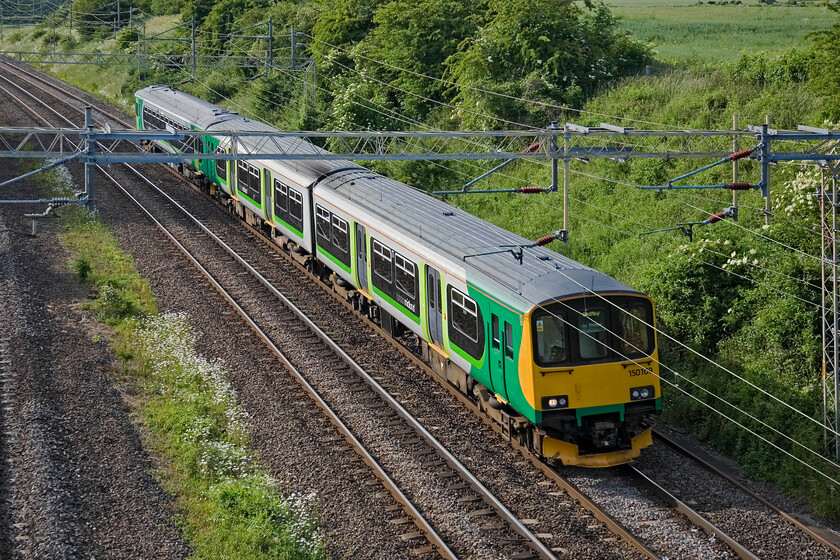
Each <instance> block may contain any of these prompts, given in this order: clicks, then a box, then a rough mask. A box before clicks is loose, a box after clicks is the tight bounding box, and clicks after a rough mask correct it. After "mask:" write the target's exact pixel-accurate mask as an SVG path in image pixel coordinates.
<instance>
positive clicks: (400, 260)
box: [394, 253, 416, 300]
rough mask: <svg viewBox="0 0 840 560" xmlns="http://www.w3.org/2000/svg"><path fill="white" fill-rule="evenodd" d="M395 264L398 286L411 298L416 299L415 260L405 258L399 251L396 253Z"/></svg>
mask: <svg viewBox="0 0 840 560" xmlns="http://www.w3.org/2000/svg"><path fill="white" fill-rule="evenodd" d="M394 265H395V268H396V271H397V274H396V279H397V288H398V289H399V290H400V291H401V292H402V293H403V294H405V296H406V297H408V299H410V300H414V289H415V286H416V272H415V271H416V267H415V266H414V263H413V262H410V261H408V260H406V259H405V257H403V256H402V255H400V254H399V253H394Z"/></svg>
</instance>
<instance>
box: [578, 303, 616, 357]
mask: <svg viewBox="0 0 840 560" xmlns="http://www.w3.org/2000/svg"><path fill="white" fill-rule="evenodd" d="M606 324H607V323H606V314H605V313H604V310H603V309H590V310H587V311H581V312H580V315H579V317H578V330H579V331H580V332H579V334H578V340H579V347H580V348H579V349H580V357H581V358H583V359H584V360H591V359H593V358H603V357H605V356H606V355H607V352H608V351H609V348H608V346H607V329H606Z"/></svg>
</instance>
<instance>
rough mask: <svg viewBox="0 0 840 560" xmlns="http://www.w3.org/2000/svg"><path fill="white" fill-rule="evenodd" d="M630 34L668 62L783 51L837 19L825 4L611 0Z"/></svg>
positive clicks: (827, 26)
mask: <svg viewBox="0 0 840 560" xmlns="http://www.w3.org/2000/svg"><path fill="white" fill-rule="evenodd" d="M610 4H611V5H612V6H614V10H613V11H614V13H615V14H616V15H617V16H618V17H620V18H621V23H622V25H623V27H625V28H626V29H627V30H628V31H629V32H630V34H631V35H632V36H633V37H634V38H636V39H639V40H641V41H643V42H645V43H648V44H650V45H651V46H652V47H653V48H654V51H655V52H656V57H657V58H658V59H659V60H662V61H664V62H668V63H690V62H695V61H700V62H712V61H718V60H727V59H733V58H736V57H738V55H740V54H741V53H742V52H751V51H770V52H781V51H784V50H785V49H787V48H789V47H790V46H793V45H799V44H801V43H802V42H803V41H805V38H806V36H807V35H808V34H809V33H811V32H812V31H817V30H820V29H827V28H829V27H830V26H831V23H832V21H833V20H834V17H833V13H832V12H830V11H829V10H827V9H826V8H825V7H824V6H816V5H815V6H784V5H773V6H758V5H755V3H750V4H749V5H741V6H737V5H731V4H730V5H723V6H721V5H717V4H715V5H709V4H702V5H697V4H696V3H695V4H692V3H689V2H684V3H679V2H667V1H665V0H662V1H645V2H630V1H624V2H611V3H610Z"/></svg>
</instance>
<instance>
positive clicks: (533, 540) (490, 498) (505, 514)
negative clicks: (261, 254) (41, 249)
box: [126, 165, 555, 559]
mask: <svg viewBox="0 0 840 560" xmlns="http://www.w3.org/2000/svg"><path fill="white" fill-rule="evenodd" d="M126 167H128V168H129V169H131V170H132V171H134V172H135V173H136V174H138V175H139V176H141V177H142V175H141V174H140V172H139V171H137V170H135V169H134V168H132V167H131V166H130V165H126ZM143 179H144V180H146V181H147V182H148V183H149V184H150V185H152V186H153V187H154V188H155V189H156V190H157V191H158V192H159V193H160V194H161V195H162V196H163V197H165V198H166V199H167V200H168V201H169V202H170V203H171V204H172V205H173V206H175V207H176V208H178V209H179V210H181V211H182V212H184V214H186V215H187V216H188V217H189V218H190V219H191V220H193V222H195V224H196V225H197V226H198V227H199V228H200V229H201V230H202V231H203V232H204V233H205V235H207V236H208V237H210V238H211V239H213V240H214V241H215V242H216V243H217V244H218V245H219V246H220V247H222V248H223V249H224V250H225V251H226V252H227V253H228V254H229V255H230V256H231V257H232V258H233V259H234V260H236V261H237V262H238V263H239V264H240V265H241V266H242V267H243V268H245V270H247V271H248V273H249V274H251V276H253V277H254V278H255V279H257V280H258V281H259V282H260V283H261V284H262V285H263V286H264V287H265V288H266V289H267V290H269V291H270V292H271V293H272V295H274V296H275V297H276V298H277V299H278V300H280V301H281V302H282V303H283V304H284V305H285V306H286V307H287V308H288V309H289V310H290V311H292V312H293V313H294V314H295V315H296V316H297V317H298V319H300V320H301V322H303V323H304V324H305V325H306V326H307V327H309V329H310V330H311V331H312V332H313V333H315V335H316V336H318V338H320V339H321V341H322V342H324V343H325V344H326V345H327V346H329V347H330V349H331V350H332V351H333V352H335V353H336V354H337V355H338V356H339V357H340V358H341V359H342V361H344V362H345V363H346V364H347V365H348V366H349V367H350V368H351V369H353V371H355V372H356V373H357V374H358V375H359V376H360V377H361V378H362V379H363V380H364V381H365V383H367V384H368V386H370V387H371V388H372V389H373V390H374V392H376V394H377V395H379V397H380V398H382V399H383V400H384V401H385V402H386V403H388V405H389V406H390V407H391V408H392V409H394V410H395V411H396V412H397V414H398V415H399V416H400V417H401V418H402V419H403V420H405V421H406V422H407V423H408V424H409V425H410V426H411V428H412V429H414V430H415V431H416V432H417V433H418V434H420V436H421V437H422V438H423V440H424V441H425V442H426V443H427V444H429V445H430V446H431V447H432V448H433V449H434V450H435V451H437V453H438V454H439V455H440V456H441V458H442V459H443V460H444V461H446V463H447V464H448V465H449V466H450V467H451V468H452V469H453V470H455V471H456V472H457V473H458V474H459V475H460V476H461V477H462V478H463V479H464V480H466V481H467V483H468V484H469V485H470V487H472V488H473V490H475V491H476V492H477V493H478V494H480V495H481V497H482V498H483V499H484V500H485V501H486V502H487V504H488V505H490V506H492V507H493V508H494V509H495V510H496V512H497V513H498V514H499V516H500V517H502V518H503V519H504V520H505V521H507V522H508V524H510V526H511V528H512V529H513V530H514V531H516V532H517V533H519V534H520V535H521V536H522V537H524V538H525V539H527V540H528V541H529V542H530V544H531V546H533V547H534V548H535V549H536V550H537V551H538V552H539V553H540V555H541V556H543V557H544V558H549V559H555V556H554V554H553V553H552V552H551V550H549V548H548V547H546V546H545V545H544V544H543V543H542V541H540V540H539V539H538V538H537V537H536V535H534V534H533V533H532V532H531V530H530V529H528V528H527V527H526V526H525V525H524V524H523V523H522V522H521V521H520V520H519V518H518V517H516V516H515V515H514V514H513V513H512V512H511V511H510V510H509V509H508V508H507V507H506V506H505V505H504V504H503V503H502V502H501V501H500V500H499V499H498V498H496V496H495V495H493V493H492V492H490V490H488V489H487V487H485V486H484V484H482V483H481V481H480V480H478V478H476V477H475V475H473V474H472V473H471V472H470V471H469V469H467V468H466V467H465V466H464V465H463V464H462V463H461V462H460V461H459V460H458V459H457V458H456V457H455V456H454V455H452V454H451V453H450V452H449V450H447V449H446V447H444V445H443V444H442V443H440V442H439V441H438V440H437V438H435V437H434V436H433V435H432V434H431V433H430V432H429V431H428V430H426V428H425V427H423V425H422V424H420V422H419V421H417V419H416V418H414V417H413V416H412V415H411V413H409V412H408V411H407V410H406V409H405V408H404V407H403V406H402V404H400V402H399V401H397V400H396V399H395V398H394V397H393V396H391V394H390V393H388V391H386V390H385V389H384V388H383V387H382V386H381V385H380V384H379V383H378V382H377V381H376V380H375V379H374V378H373V377H372V376H371V375H370V374H369V373H368V372H367V371H365V369H364V368H363V367H362V366H360V365H359V364H358V363H356V361H355V360H354V359H353V358H352V357H351V356H350V355H349V354H348V353H347V352H345V351H344V349H343V348H341V346H340V345H338V344H337V343H336V342H335V341H334V340H333V339H332V338H330V336H329V335H328V334H327V333H326V332H324V331H323V330H322V329H321V328H320V327H319V326H318V325H317V324H315V322H314V321H312V319H310V318H309V317H308V316H307V315H306V314H305V313H304V312H303V311H302V310H301V309H300V308H299V307H297V306H296V305H295V304H294V303H293V302H292V301H291V300H290V299H289V298H287V297H286V296H285V295H284V294H283V293H281V292H280V291H279V290H278V289H277V288H276V287H275V286H274V285H273V284H272V283H271V282H269V281H268V280H267V279H266V278H265V277H264V276H263V275H262V274H260V273H259V272H258V271H257V270H256V269H255V268H254V267H253V266H251V265H250V264H249V263H248V262H247V261H246V260H245V259H243V258H242V257H241V256H240V255H239V254H238V253H237V252H236V251H234V250H233V249H232V248H231V247H230V246H228V245H227V244H226V243H225V242H224V241H222V240H221V239H220V238H219V237H218V236H216V234H214V233H213V232H212V231H210V229H209V228H207V227H206V226H205V225H204V224H203V223H201V221H200V220H198V218H196V217H195V216H193V215H192V214H190V213H189V212H188V211H187V209H186V208H184V207H183V206H181V205H180V204H179V203H178V202H177V201H176V200H174V199H173V198H172V197H170V196H169V195H168V194H167V193H166V192H164V191H163V190H161V189H160V188H158V187H157V186H156V185H154V184H153V183H151V182H150V181H148V180H147V179H145V177H143Z"/></svg>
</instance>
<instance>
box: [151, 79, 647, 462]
mask: <svg viewBox="0 0 840 560" xmlns="http://www.w3.org/2000/svg"><path fill="white" fill-rule="evenodd" d="M136 111H137V126H138V128H159V129H163V128H167V127H169V128H172V129H178V128H181V129H187V130H190V129H191V130H206V131H208V132H209V134H208V135H206V136H203V137H201V140H200V141H197V142H196V143H195V145H189V143H185V144H181V145H173V144H170V143H165V142H162V143H161V148H162V149H165V150H168V151H182V152H189V153H196V156H198V154H200V153H211V152H218V151H221V152H230V151H232V150H240V151H241V150H247V151H248V152H250V153H257V154H258V153H270V152H272V151H274V152H276V151H278V148H282V149H283V150H284V151H287V152H288V151H298V152H305V153H325V152H323V151H322V150H320V149H319V148H317V147H315V146H313V145H312V144H309V143H305V142H302V141H301V140H299V139H297V138H295V137H290V136H285V137H284V136H279V137H272V139H270V140H267V139H265V138H260V137H240V139H239V144H238V145H231V139H230V138H229V137H225V136H221V135H213V131H246V130H247V131H275V130H274V129H272V128H271V127H268V126H267V125H265V124H263V123H259V122H256V121H253V120H250V119H247V118H245V117H242V116H240V115H238V114H236V113H233V112H230V111H227V110H225V109H222V108H220V107H217V106H215V105H212V104H210V103H207V102H205V101H202V100H200V99H197V98H195V97H192V96H190V95H188V94H185V93H183V92H180V91H177V90H174V89H172V88H169V87H166V86H150V87H147V88H144V89H141V90H139V91H138V92H137V94H136ZM186 171H187V174H188V175H193V176H195V175H197V176H198V178H199V180H202V181H205V182H207V183H209V185H210V186H211V188H212V189H218V190H220V191H221V192H222V193H224V194H223V195H222V196H223V197H229V201H230V202H232V203H233V204H234V205H235V206H236V208H238V209H239V210H240V213H241V215H243V216H244V217H246V219H248V221H250V222H252V223H254V224H255V225H262V226H264V227H267V228H270V230H271V234H272V235H274V236H284V237H285V238H288V240H289V243H290V244H291V245H292V248H293V249H294V250H296V251H297V252H300V253H304V254H308V255H312V256H313V257H314V258H315V259H316V260H317V262H318V263H320V266H322V267H325V268H327V269H329V270H330V271H332V273H334V275H335V280H336V282H337V283H338V284H341V285H345V286H348V287H352V289H353V293H352V295H353V296H354V297H356V296H357V295H358V298H359V300H360V302H361V303H362V307H364V308H366V309H369V310H372V311H374V312H376V314H378V317H379V319H380V321H381V324H382V326H383V328H384V329H385V330H386V331H388V332H390V333H392V334H395V335H396V334H399V333H400V332H402V331H404V330H405V331H410V332H412V333H414V334H415V335H417V337H419V339H420V340H422V348H423V353H424V355H425V357H426V358H427V360H428V361H429V362H430V363H431V364H432V366H433V368H434V369H435V370H436V371H437V372H438V373H439V374H440V375H441V376H443V377H445V378H446V379H447V380H449V382H451V383H453V384H455V385H456V386H458V387H459V389H461V390H462V391H463V392H465V393H467V394H468V395H470V396H472V397H474V398H475V399H476V400H477V401H478V403H479V405H480V406H481V407H482V408H484V409H485V410H486V411H487V412H488V413H489V414H491V415H492V416H494V417H495V418H496V419H497V420H498V421H499V422H500V423H501V424H502V425H503V427H504V430H505V431H506V432H507V433H508V434H510V435H511V437H515V438H518V439H519V440H520V441H521V442H522V443H525V444H527V445H528V446H529V447H530V448H531V449H532V450H533V451H534V452H535V453H537V454H539V455H541V456H544V457H549V458H557V459H560V460H561V461H562V462H563V463H564V464H569V465H583V466H610V465H615V464H620V463H624V462H627V461H630V460H632V459H633V458H634V457H636V456H638V455H639V452H640V450H641V449H642V448H643V447H645V446H647V445H649V444H650V443H651V437H650V425H651V424H652V423H653V422H654V420H655V416H656V415H657V414H658V412H659V411H660V410H661V393H660V384H659V375H658V373H659V371H658V359H657V349H656V335H655V331H654V328H653V325H654V313H653V304H652V302H651V301H650V299H649V298H648V297H647V296H645V295H643V294H641V293H639V292H637V291H636V290H633V289H632V288H630V287H628V286H626V285H624V284H622V283H620V282H618V281H617V280H615V279H613V278H610V277H608V276H606V275H604V274H602V273H599V272H597V271H595V270H593V269H591V268H589V267H586V266H583V265H581V264H580V263H577V262H575V261H573V260H571V259H568V258H566V257H563V256H562V255H559V254H557V253H555V252H553V251H549V250H547V249H544V248H540V247H535V248H529V249H526V250H524V251H523V252H522V258H521V260H520V259H517V258H514V257H513V256H512V255H511V252H513V251H507V248H513V249H514V251H516V250H517V249H516V248H519V247H523V246H527V245H529V244H530V242H529V241H528V240H526V239H524V238H522V237H520V236H517V235H515V234H513V233H511V232H509V231H506V230H504V229H502V228H499V227H497V226H494V225H492V224H490V223H488V222H485V221H483V220H481V219H479V218H476V217H474V216H472V215H470V214H467V213H466V212H463V211H461V210H459V209H457V208H454V207H452V206H450V205H448V204H446V203H444V202H442V201H440V200H438V199H435V198H433V197H431V196H429V195H427V194H425V193H422V192H420V191H418V190H416V189H414V188H412V187H410V186H408V185H405V184H402V183H399V182H397V181H394V180H391V179H388V178H387V177H384V176H382V175H379V174H377V173H374V172H372V171H370V170H368V169H366V168H364V167H361V166H358V165H356V164H353V163H352V162H346V161H330V160H317V161H313V160H302V161H301V160H299V161H272V160H264V161H259V160H250V161H247V162H244V161H243V162H234V161H225V160H215V161H214V160H202V159H200V158H198V157H196V159H195V160H193V162H192V166H191V168H189V169H187V170H186ZM488 253H489V254H488Z"/></svg>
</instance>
